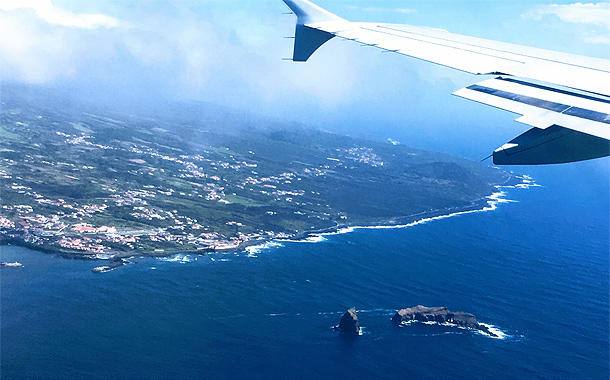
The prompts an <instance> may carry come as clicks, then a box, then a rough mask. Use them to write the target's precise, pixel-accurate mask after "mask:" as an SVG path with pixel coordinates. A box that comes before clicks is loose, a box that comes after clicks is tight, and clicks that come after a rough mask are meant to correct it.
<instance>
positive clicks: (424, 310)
mask: <svg viewBox="0 0 610 380" xmlns="http://www.w3.org/2000/svg"><path fill="white" fill-rule="evenodd" d="M410 321H419V322H436V323H440V324H445V323H446V324H451V325H455V326H459V327H465V328H469V329H473V330H479V331H481V332H483V333H485V334H487V335H489V336H492V337H497V335H496V334H494V333H493V332H492V331H490V330H489V328H488V327H487V326H485V325H483V324H481V323H479V322H477V318H476V317H475V316H474V315H473V314H470V313H466V312H463V311H455V312H454V311H450V310H449V309H448V308H446V307H426V306H422V305H418V306H415V307H410V308H407V309H402V310H399V311H398V312H396V314H395V315H394V317H392V322H394V323H396V324H401V323H405V322H410Z"/></svg>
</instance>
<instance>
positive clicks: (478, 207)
mask: <svg viewBox="0 0 610 380" xmlns="http://www.w3.org/2000/svg"><path fill="white" fill-rule="evenodd" d="M490 196H491V195H490ZM490 196H487V197H484V198H480V199H478V200H476V201H473V202H471V203H470V204H469V205H467V206H463V207H450V208H445V209H439V210H429V211H426V212H421V213H418V214H414V215H408V216H402V217H393V218H390V219H386V220H382V221H379V222H376V223H369V224H348V223H346V224H338V225H336V226H333V227H329V228H324V229H318V230H311V231H303V232H297V233H295V234H292V235H287V236H286V237H281V238H277V237H276V238H269V239H256V240H249V241H244V242H241V243H240V244H238V245H237V246H235V247H230V248H213V247H208V248H202V249H197V250H166V251H162V252H159V251H157V252H122V251H108V252H106V253H104V254H103V255H99V254H86V253H83V252H81V251H69V250H66V249H64V248H61V247H55V246H51V245H36V244H31V243H27V242H25V241H22V240H19V239H3V240H0V245H10V244H14V245H18V246H23V247H26V248H29V249H32V250H36V251H40V252H44V253H48V254H56V255H58V256H60V257H63V258H66V259H75V260H91V261H100V260H121V262H124V261H125V259H129V258H133V257H156V258H164V257H170V256H174V255H178V254H194V255H206V254H209V253H215V252H223V253H225V252H242V251H244V250H246V248H248V247H252V246H258V245H264V244H266V243H269V242H271V241H278V242H281V241H295V242H299V241H306V240H307V239H310V238H314V237H319V236H322V235H325V234H336V233H340V232H341V231H345V230H349V229H352V228H383V227H386V228H392V227H400V226H406V225H410V224H413V223H417V222H418V221H425V220H432V219H435V218H441V217H449V216H451V215H455V214H461V213H468V212H475V211H482V210H484V209H485V208H486V207H489V201H490V198H489V197H490ZM122 265H124V263H123V264H120V265H118V266H116V267H120V266H122ZM113 269H114V268H113Z"/></svg>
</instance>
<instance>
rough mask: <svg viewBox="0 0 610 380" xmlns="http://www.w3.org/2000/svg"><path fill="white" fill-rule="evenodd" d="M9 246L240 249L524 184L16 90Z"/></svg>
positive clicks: (5, 228) (415, 154)
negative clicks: (501, 186)
mask: <svg viewBox="0 0 610 380" xmlns="http://www.w3.org/2000/svg"><path fill="white" fill-rule="evenodd" d="M1 101H2V105H1V119H0V122H1V124H0V178H1V182H0V243H2V244H21V245H26V246H29V247H31V248H34V249H38V250H42V251H47V252H53V253H59V254H61V255H63V256H66V257H72V258H86V259H110V260H115V261H120V260H121V259H122V258H125V257H131V256H168V255H171V254H174V253H185V252H196V253H201V254H204V253H206V252H210V251H227V250H242V249H244V247H246V246H247V245H252V244H260V243H262V242H266V241H270V240H277V239H302V238H305V237H307V236H309V235H311V234H315V233H320V232H330V231H334V230H336V229H339V228H342V227H347V226H373V225H395V224H405V223H409V222H412V221H415V220H420V219H422V218H426V217H434V216H438V215H444V214H449V213H453V212H457V211H466V210H474V209H481V208H483V207H484V206H486V205H487V201H488V198H487V197H488V196H489V195H491V194H492V193H493V192H494V191H495V186H498V185H504V184H514V183H518V182H519V180H518V179H517V178H516V177H515V176H513V175H512V174H510V173H508V172H505V171H502V170H499V169H497V168H493V167H489V166H487V165H484V164H481V163H478V162H472V161H468V160H465V159H461V158H457V157H452V156H449V155H445V154H441V153H434V152H429V151H424V150H418V149H412V148H409V147H407V146H405V145H402V144H399V143H397V142H395V141H389V140H381V139H371V138H363V137H354V136H345V135H341V134H336V133H331V132H325V131H321V130H315V129H310V128H306V127H304V126H301V125H295V124H291V123H283V122H279V121H277V120H268V119H265V118H263V117H260V116H253V115H249V114H244V113H240V112H237V111H233V110H230V109H227V108H223V107H219V106H211V105H209V104H205V103H196V102H191V103H180V104H172V105H169V106H168V105H163V106H158V107H152V108H149V109H147V110H146V111H141V110H139V111H137V112H135V111H134V113H129V112H118V111H111V110H107V109H100V107H98V106H95V105H87V104H83V103H79V102H77V101H75V100H74V99H70V98H69V97H62V96H60V95H58V94H56V93H54V92H52V91H45V90H42V89H39V88H36V87H28V86H23V85H19V86H17V85H4V86H3V91H2V99H1Z"/></svg>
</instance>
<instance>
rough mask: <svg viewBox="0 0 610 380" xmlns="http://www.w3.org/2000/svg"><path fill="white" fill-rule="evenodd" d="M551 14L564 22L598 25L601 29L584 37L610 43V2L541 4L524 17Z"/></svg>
mask: <svg viewBox="0 0 610 380" xmlns="http://www.w3.org/2000/svg"><path fill="white" fill-rule="evenodd" d="M550 15H551V16H556V17H558V18H559V19H560V20H561V21H563V22H569V23H575V24H583V25H588V26H591V27H598V28H600V29H601V31H591V32H588V33H587V34H585V35H584V36H583V39H584V40H585V41H586V42H590V43H603V44H608V43H610V3H586V4H583V3H574V4H564V5H559V4H551V5H540V6H537V7H534V8H532V9H530V10H529V11H528V12H526V13H525V14H523V15H522V17H524V18H531V19H534V20H541V19H542V18H543V17H545V16H550ZM600 34H601V35H600Z"/></svg>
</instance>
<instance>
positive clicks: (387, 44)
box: [283, 0, 610, 165]
mask: <svg viewBox="0 0 610 380" xmlns="http://www.w3.org/2000/svg"><path fill="white" fill-rule="evenodd" d="M283 1H284V2H285V3H286V4H287V5H288V6H289V7H290V8H291V9H292V10H293V12H294V13H295V14H296V15H297V26H296V40H295V49H294V55H293V60H294V61H307V60H308V59H309V57H310V56H311V55H312V54H313V53H314V52H315V51H316V50H317V49H318V48H319V47H320V46H321V45H322V44H324V43H325V42H326V41H328V40H330V39H331V38H333V37H340V38H343V39H347V40H352V41H356V42H359V43H361V44H364V45H368V46H373V47H376V48H379V49H382V50H384V51H390V52H395V53H398V54H402V55H407V56H410V57H414V58H418V59H422V60H425V61H429V62H432V63H436V64H439V65H443V66H446V67H450V68H453V69H457V70H461V71H465V72H468V73H471V74H475V75H494V76H497V77H496V78H494V79H489V80H487V81H484V82H482V83H479V84H476V85H472V86H469V87H466V88H464V89H461V90H459V91H456V92H455V93H454V94H455V95H457V96H460V97H463V98H467V99H471V100H474V101H477V102H480V103H484V104H488V105H491V106H494V107H498V108H501V109H505V110H508V111H510V112H514V113H517V114H520V115H522V116H521V117H519V118H518V119H517V121H520V122H522V123H525V124H528V125H530V126H533V127H534V128H533V129H531V130H530V131H528V132H526V133H524V134H523V135H521V136H519V137H518V138H516V139H514V140H512V141H511V142H509V143H508V144H505V145H504V146H502V147H501V148H499V149H498V150H496V151H495V152H494V154H493V157H494V163H496V164H521V165H523V164H546V163H561V162H572V161H580V160H586V159H591V158H597V157H603V156H607V155H610V60H605V59H599V58H592V57H584V56H579V55H574V54H568V53H561V52H556V51H550V50H544V49H539V48H532V47H527V46H521V45H516V44H509V43H504V42H498V41H492V40H486V39H482V38H477V37H469V36H463V35H459V34H454V33H449V32H447V31H444V30H438V29H431V28H425V27H416V26H408V25H396V24H380V23H357V22H349V21H347V20H344V19H342V18H340V17H338V16H335V15H334V14H332V13H330V12H328V11H326V10H324V9H322V8H320V7H318V6H317V5H315V4H313V3H311V2H309V1H307V0H283ZM550 127H553V128H552V129H550ZM557 131H562V132H561V133H558V132H557ZM529 132H531V133H529ZM551 153H552V154H551Z"/></svg>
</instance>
